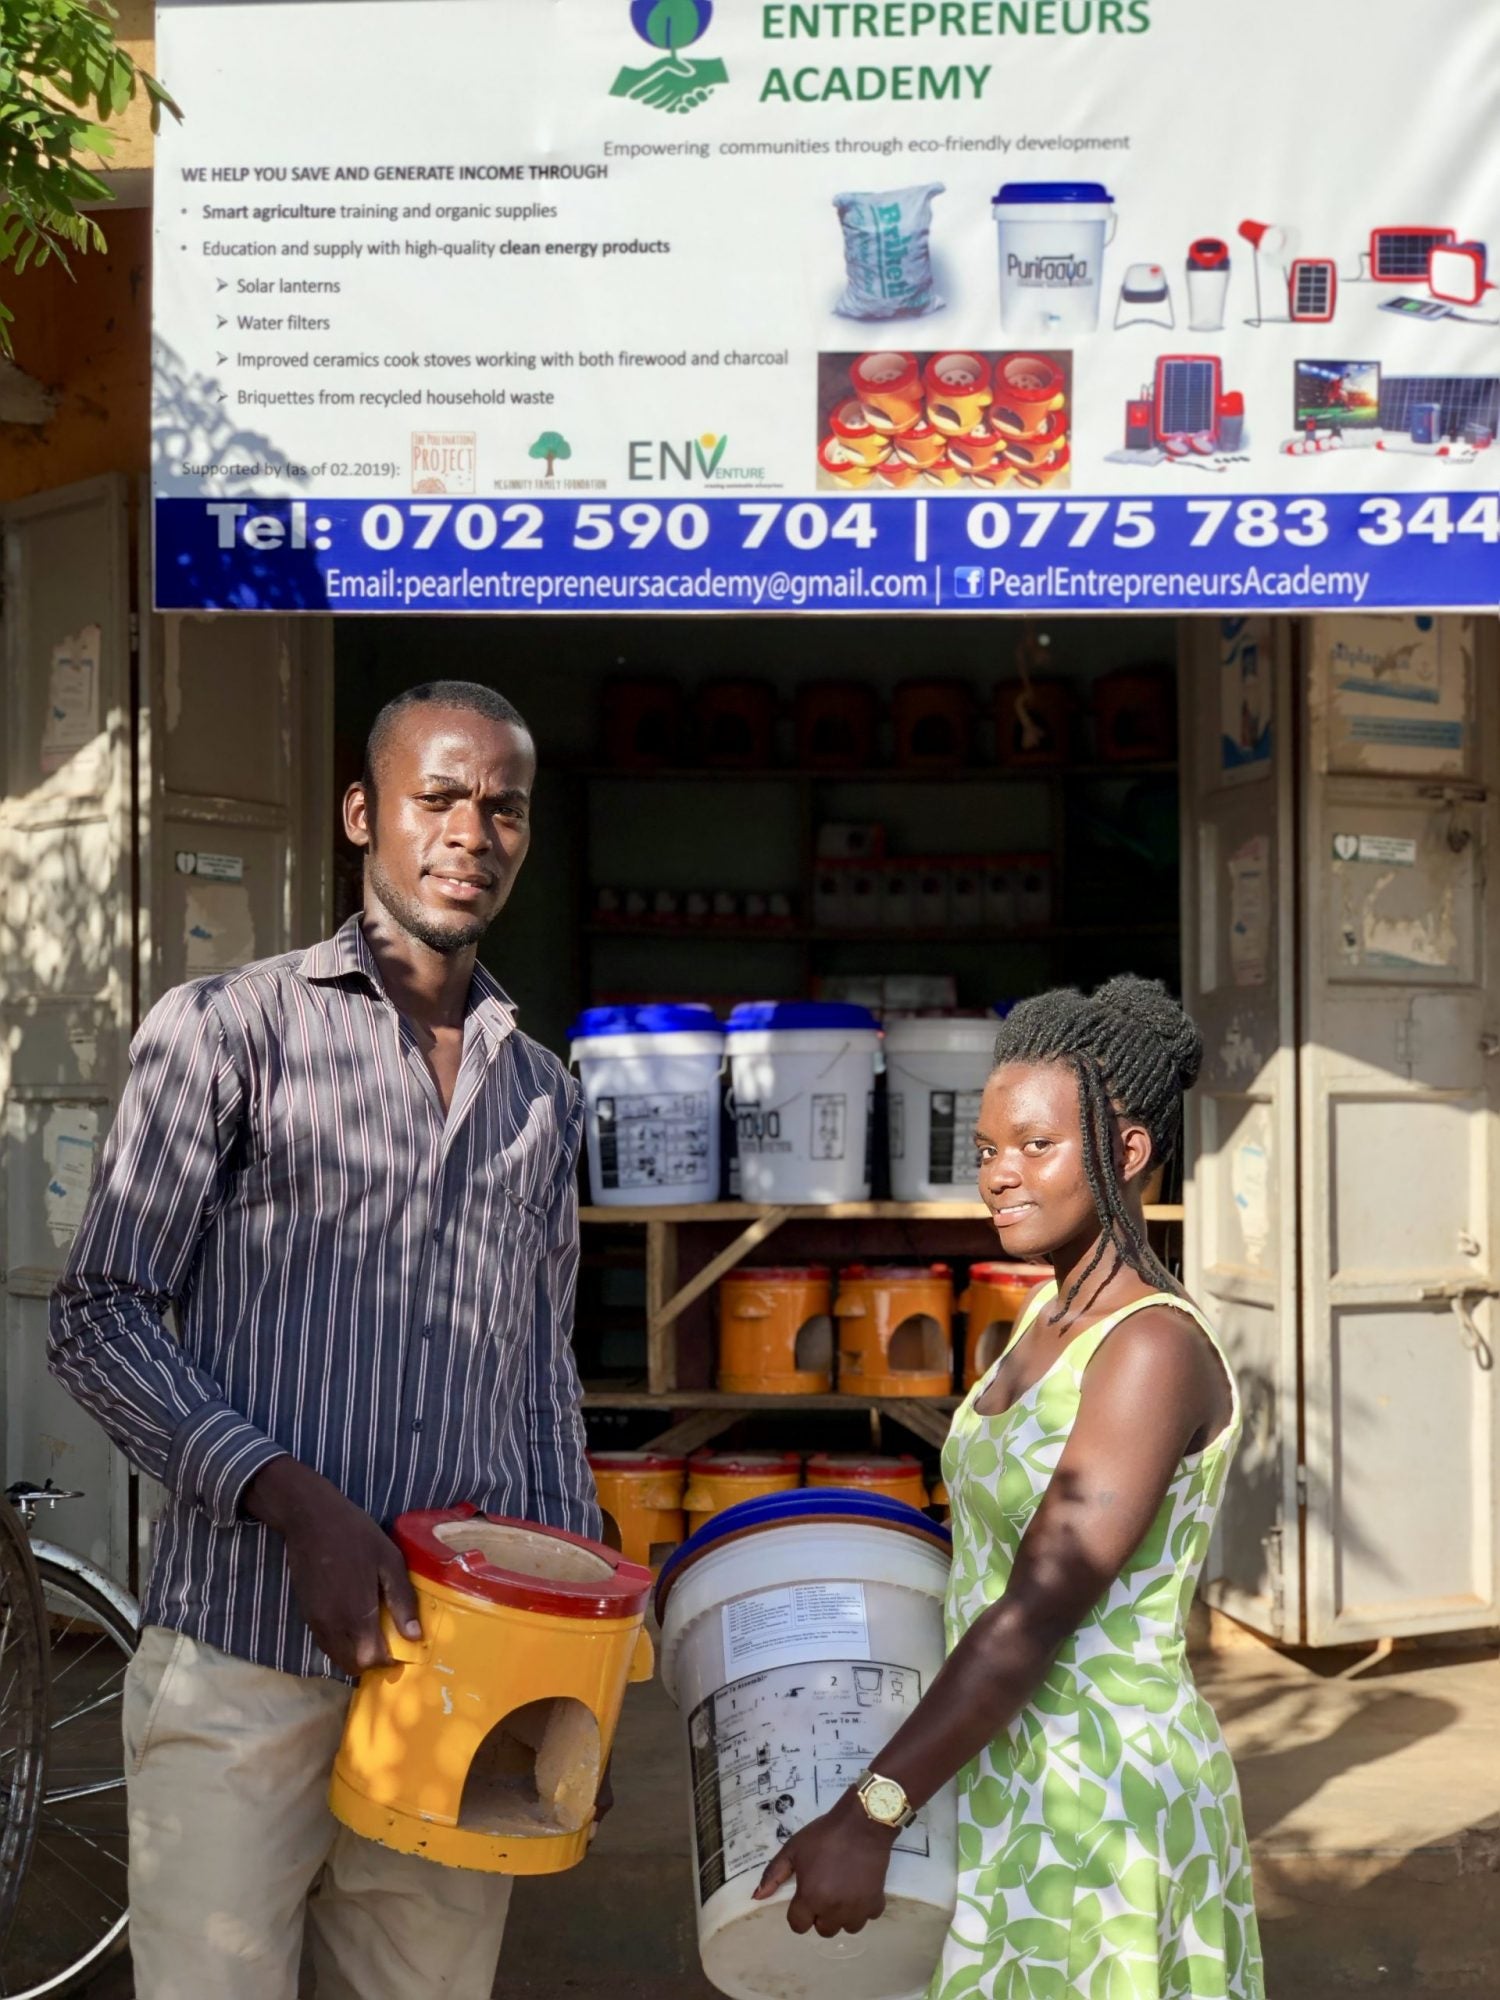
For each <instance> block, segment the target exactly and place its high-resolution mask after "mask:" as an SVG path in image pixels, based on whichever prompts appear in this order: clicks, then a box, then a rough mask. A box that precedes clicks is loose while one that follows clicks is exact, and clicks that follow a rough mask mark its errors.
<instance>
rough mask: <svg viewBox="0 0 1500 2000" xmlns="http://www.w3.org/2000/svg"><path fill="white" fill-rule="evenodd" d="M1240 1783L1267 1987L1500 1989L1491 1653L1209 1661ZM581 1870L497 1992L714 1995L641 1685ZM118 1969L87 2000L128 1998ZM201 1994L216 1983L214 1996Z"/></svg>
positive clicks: (1318, 1994)
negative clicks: (609, 1812)
mask: <svg viewBox="0 0 1500 2000" xmlns="http://www.w3.org/2000/svg"><path fill="white" fill-rule="evenodd" d="M1197 1672H1198V1678H1199V1681H1200V1684H1201V1685H1202V1686H1203V1688H1204V1691H1205V1692H1206V1693H1207V1694H1208V1695H1209V1697H1210V1698H1211V1700H1212V1701H1213V1702H1214V1704H1215V1706H1216V1708H1217V1709H1218V1711H1219V1715H1220V1717H1221V1718H1222V1720H1223V1723H1224V1728H1225V1731H1226V1733H1227V1735H1228V1737H1229V1742H1230V1746H1231V1748H1232V1749H1233V1751H1234V1754H1235V1758H1236V1761H1237V1763H1238V1765H1239V1769H1240V1777H1241V1782H1242V1784H1243V1787H1244V1794H1245V1809H1246V1817H1247V1819H1248V1821H1249V1827H1250V1834H1251V1839H1252V1842H1253V1845H1254V1849H1255V1864H1256V1882H1257V1893H1258V1900H1259V1905H1260V1913H1261V1926H1262V1932H1263V1935H1264V1938H1265V1946H1266V1961H1267V1974H1268V1977H1267V1988H1268V2000H1340V1996H1342V1995H1344V1994H1346V1993H1350V1994H1352V1993H1369V1994H1379V1995H1382V1996H1384V2000H1428V1996H1437V1995H1442V1996H1445V2000H1461V1996H1466V1995H1473V1996H1475V2000H1478V1996H1480V1995H1485V1996H1487V2000H1493V1996H1495V1995H1496V1994H1500V1653H1497V1651H1496V1649H1494V1648H1493V1647H1491V1648H1489V1649H1487V1650H1486V1649H1481V1648H1468V1649H1463V1650H1459V1649H1454V1650H1448V1651H1439V1650H1435V1649H1432V1648H1414V1649H1411V1650H1400V1649H1398V1650H1396V1651H1393V1652H1391V1653H1389V1654H1387V1655H1385V1656H1380V1655H1372V1654H1371V1653H1370V1652H1369V1651H1368V1650H1367V1651H1364V1652H1356V1651H1346V1652H1337V1653H1308V1654H1301V1655H1296V1656H1293V1655H1287V1654H1283V1653H1278V1652H1275V1651H1273V1650H1272V1649H1270V1648H1269V1647H1266V1646H1262V1645H1261V1644H1259V1643H1258V1642H1257V1641H1254V1640H1252V1639H1250V1638H1249V1637H1248V1636H1243V1637H1242V1636H1240V1635H1238V1634H1237V1633H1236V1632H1235V1630H1234V1628H1230V1627H1227V1626H1225V1625H1224V1624H1222V1622H1221V1623H1220V1624H1218V1625H1216V1627H1215V1631H1214V1634H1213V1639H1212V1643H1211V1644H1208V1643H1205V1645H1204V1646H1203V1647H1202V1648H1200V1650H1199V1652H1198V1655H1197ZM615 1790H616V1795H617V1797H618V1799H619V1801H620V1803H619V1805H618V1807H617V1809H616V1811H615V1813H614V1815H613V1817H612V1818H611V1819H610V1820H609V1822H608V1823H607V1824H606V1826H605V1827H604V1828H603V1830H602V1831H601V1833H600V1835H599V1838H598V1840H597V1842H596V1844H595V1846H594V1849H593V1851H592V1853H591V1855H590V1857H589V1860H588V1862H587V1864H586V1865H585V1866H584V1867H583V1868H581V1869H579V1870H578V1871H576V1872H575V1873H574V1874H572V1875H567V1876H561V1877H558V1878H556V1879H554V1880H552V1881H547V1882H525V1883H522V1884H520V1885H519V1887H518V1889H517V1891H516V1900H515V1906H514V1911H513V1915H512V1917H511V1923H510V1930H509V1934H508V1936H507V1939H506V1948H505V1958H504V1963H503V1969H502V1971H501V1975H500V1979H499V1982H498V1984H497V1985H496V1988H495V1994H496V1997H497V2000H713V1992H714V1989H713V1988H712V1987H711V1986H709V1985H708V1983H707V1981H706V1980H705V1979H704V1978H703V1975H702V1973H701V1972H700V1971H699V1969H698V1962H697V1952H696V1948H695V1941H694V1940H695V1934H694V1917H693V1902H692V1883H691V1879H690V1866H689V1847H688V1831H687V1814H686V1807H685V1803H684V1798H683V1782H682V1763H681V1748H680V1744H679V1741H678V1725H677V1714H676V1711H675V1710H674V1709H673V1708H672V1707H671V1705H670V1703H669V1702H668V1701H667V1699H666V1697H665V1695H664V1694H663V1693H662V1691H661V1688H660V1686H659V1685H656V1684H653V1685H652V1686H651V1687H649V1688H637V1689H632V1690H631V1694H630V1698H629V1701H628V1703H627V1710H626V1718H625V1722H624V1725H623V1727H622V1730H621V1734H620V1739H619V1742H618V1745H617V1749H616V1757H615ZM130 1993H131V1986H130V1981H129V1978H128V1975H127V1974H125V1973H124V1971H123V1969H122V1971H121V1973H120V1974H119V1975H118V1976H114V1977H109V1978H107V1979H106V1980H105V1981H103V1982H101V1983H100V1984H99V1985H98V1986H97V1987H96V1988H95V1989H94V1992H93V1994H92V1995H91V2000H129V1996H130ZM205 2000H208V1996H205Z"/></svg>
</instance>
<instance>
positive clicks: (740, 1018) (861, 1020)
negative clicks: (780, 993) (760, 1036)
mask: <svg viewBox="0 0 1500 2000" xmlns="http://www.w3.org/2000/svg"><path fill="white" fill-rule="evenodd" d="M767 1028H777V1029H780V1028H863V1029H865V1030H867V1031H868V1032H869V1033H870V1034H878V1033H879V1030H880V1023H879V1022H878V1021H877V1020H876V1018H875V1016H874V1015H873V1014H872V1013H871V1012H870V1010H869V1008H868V1007H856V1006H855V1005H854V1004H853V1002H852V1001H849V1000H743V1001H741V1003H740V1004H739V1006H738V1007H736V1008H735V1010H734V1012H733V1013H732V1014H731V1015H730V1017H729V1032H730V1033H731V1034H734V1033H735V1032H736V1031H737V1030H738V1031H740V1032H741V1033H744V1032H751V1033H754V1032H757V1031H760V1030H764V1029H767Z"/></svg>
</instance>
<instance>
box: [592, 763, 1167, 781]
mask: <svg viewBox="0 0 1500 2000" xmlns="http://www.w3.org/2000/svg"><path fill="white" fill-rule="evenodd" d="M565 768H566V771H567V775H568V776H569V777H573V778H588V779H592V780H606V779H607V780H608V781H609V782H610V783H612V784H621V785H635V784H648V785H650V784H676V785H720V784H724V783H726V782H727V783H729V784H761V785H764V784H807V785H985V784H991V783H995V784H1022V785H1046V784H1052V783H1055V782H1057V781H1058V780H1062V781H1063V782H1064V783H1069V784H1099V783H1103V782H1108V781H1113V782H1120V783H1124V782H1129V783H1134V782H1135V780H1136V779H1138V778H1153V777H1155V778H1170V777H1175V776H1176V775H1177V764H1176V762H1175V760H1174V761H1160V760H1152V761H1150V762H1141V763H1125V762H1123V761H1121V762H1117V763H1109V764H1097V763H1094V764H1057V765H1045V764H962V765H959V766H958V767H957V768H956V769H954V770H942V771H934V770H928V771H923V770H899V769H897V768H896V767H895V766H893V765H889V764H869V765H865V766H864V767H862V768H856V769H850V770H829V769H826V768H825V769H818V770H809V769H804V768H802V767H800V766H794V765H781V764H778V765H770V766H768V767H766V768H765V769H763V770H749V769H745V768H735V767H727V768H722V769H709V768H707V767H704V766H701V765H686V764H661V765H656V766H652V767H649V768H646V769H642V770H625V769H622V768H620V767H619V766H618V765H610V764H570V765H568V766H566V767H565Z"/></svg>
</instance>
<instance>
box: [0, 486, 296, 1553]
mask: <svg viewBox="0 0 1500 2000" xmlns="http://www.w3.org/2000/svg"><path fill="white" fill-rule="evenodd" d="M127 498H128V495H127V490H126V488H125V487H124V486H123V485H122V484H121V483H120V482H114V481H110V482H98V483H95V484H91V485H89V486H85V487H80V488H76V489H72V490H69V491H66V492H60V493H54V494H49V495H46V496H44V497H43V498H41V499H39V500H33V501H27V502H24V503H20V504H18V505H17V506H14V507H11V508H7V509H4V510H0V529H3V532H4V535H5V576H6V598H5V618H4V625H5V648H6V651H5V661H6V680H5V685H6V696H5V701H4V731H5V734H4V742H3V760H4V761H3V768H4V771H5V774H6V781H7V782H6V793H5V798H4V800H3V802H0V884H3V891H4V895H3V902H0V1030H3V1032H0V1065H5V1067H0V1097H3V1102H4V1109H5V1124H4V1146H3V1162H0V1171H3V1174H4V1189H5V1195H4V1210H3V1213H4V1219H5V1245H6V1257H5V1262H6V1265H7V1275H6V1347H5V1357H4V1366H5V1378H4V1386H5V1473H6V1477H7V1478H14V1477H16V1476H18V1475H19V1474H21V1473H25V1474H26V1475H27V1476H29V1477H35V1478H40V1477H41V1476H43V1475H44V1474H47V1473H50V1474H52V1476H53V1477H55V1478H56V1479H57V1481H58V1483H59V1484H60V1485H68V1486H78V1487H83V1488H84V1489H85V1491H86V1492H87V1495H88V1498H87V1500H86V1501H85V1502H83V1503H82V1504H81V1505H80V1506H78V1507H75V1508H70V1509H68V1510H65V1511H64V1512H63V1513H62V1514H60V1515H59V1517H58V1519H57V1522H56V1524H55V1530H56V1532H57V1534H58V1535H59V1536H60V1537H61V1538H63V1539H65V1540H67V1541H68V1542H70V1543H71V1544H72V1545H74V1546H76V1547H78V1548H81V1549H85V1550H86V1551H87V1552H88V1553H89V1554H90V1555H91V1556H92V1557H93V1558H94V1559H95V1560H96V1561H98V1562H100V1563H102V1564H103V1565H104V1567H105V1568H107V1569H108V1570H110V1571H111V1573H112V1574H114V1575H116V1576H120V1577H122V1578H123V1577H130V1576H132V1574H133V1573H134V1570H135V1564H134V1563H133V1561H132V1556H133V1555H134V1554H136V1553H138V1552H139V1549H140V1547H141V1546H143V1540H144V1536H145V1534H146V1532H147V1530H148V1528H149V1522H150V1518H151V1516H152V1515H153V1514H154V1512H155V1501H156V1493H155V1490H154V1488H152V1486H151V1484H150V1482H146V1481H141V1482H134V1481H132V1479H131V1478H130V1476H129V1475H128V1473H127V1470H126V1468H125V1464H124V1461H123V1460H122V1459H121V1458H120V1457H119V1455H118V1454H117V1453H115V1452H114V1451H112V1450H111V1448H110V1447H109V1445H108V1444H107V1441H106V1440H105V1438H104V1436H103V1433H102V1432H101V1431H100V1430H99V1429H98V1428H97V1426H96V1425H94V1424H93V1422H92V1421H91V1420H90V1419H89V1418H87V1417H86V1416H85V1415H84V1414H83V1412H82V1411H81V1410H80V1409H79V1408H78V1407H77V1405H76V1404H74V1403H73V1402H72V1400H71V1399H70V1398H69V1397H68V1396H67V1395H66V1394H64V1392H63V1391H62V1390H61V1389H59V1388H58V1387H57V1385H56V1384H55V1383H53V1382H52V1380H51V1378H50V1377H49V1376H48V1374H47V1370H46V1355H45V1342H46V1314H47V1303H46V1302H47V1295H48V1292H49V1291H50V1289H51V1286H52V1284H53V1281H54V1280H55V1278H56V1275H57V1272H58V1270H59V1269H60V1268H61V1265H62V1262H63V1259H64V1257H65V1255H66V1251H67V1246H68V1244H69V1242H70V1241H71V1238H72V1233H73V1229H74V1227H75V1225H76V1222H77V1218H78V1213H79V1210H80V1207H81V1203H82V1199H83V1194H84V1191H85V1190H86V1188H87V1184H88V1179H89V1174H90V1170H91V1167H92V1163H93V1157H94V1152H95V1149H96V1147H97V1145H98V1142H99V1141H100V1139H101V1138H102V1136H103V1134H104V1133H105V1132H106V1131H107V1130H108V1126H109V1121H110V1118H111V1116H112V1114H113V1109H114V1105H115V1101H116V1099H117V1097H118V1094H119V1090H120V1087H121V1085H122V1083H123V1081H124V1077H125V1072H126V1067H127V1061H128V1048H129V1038H130V1035H131V1034H132V1033H133V1031H134V1028H135V1026H136V1025H137V1023H138V1022H139V1020H140V1018H141V1016H142V1015H143V1014H144V1013H145V1011H146V1010H147V1008H149V1007H150V1006H151V1004H152V1003H153V1002H154V1001H155V1000H156V999H158V998H159V997H160V995H161V994H162V993H163V992H165V991H166V990H167V988H169V987H170V986H173V985H175V984H177V983H178V982H179V981H181V980H183V979H188V978H193V977H195V976H197V975H199V974H203V973H210V972H217V971H223V970H226V969H229V968H232V967H233V966H235V965H240V964H244V963H246V962H247V961H249V960H250V959H252V958H265V957H270V956H272V955H274V954H275V953H277V952H281V951H286V950H288V949H290V948H291V947H293V946H295V945H298V944H305V943H309V942H311V941H312V940H313V939H314V938H316V937H318V936H319V935H321V934H322V932H323V930H324V929H325V927H326V923H327V917H328V912H329V909H330V907H331V900H332V897H331V858H332V838H331V835H332V824H331V800H330V784H331V776H332V772H331V763H332V753H331V735H332V687H333V672H332V651H333V647H332V622H331V620H327V619H308V620H302V621H297V622H292V621H288V620H285V619H275V618H265V619H248V618H247V619H205V618H176V617H174V618H169V619H153V618H151V617H149V616H146V617H144V618H142V619H141V620H140V621H139V622H138V628H137V629H138V648H139V651H138V658H137V660H136V662H135V664H134V669H132V660H131V643H132V640H131V635H132V627H133V626H136V625H137V621H135V620H133V619H132V615H131V612H130V586H131V581H132V573H131V569H130V563H129V521H128V510H127ZM139 519H140V523H141V533H140V543H141V547H140V551H139V552H140V556H141V563H140V570H139V574H140V575H141V576H142V577H144V576H146V575H149V567H148V564H147V561H146V558H147V555H148V553H149V552H148V551H147V549H146V548H145V546H144V544H145V541H146V533H145V525H144V524H145V521H146V519H147V513H146V510H145V509H142V510H141V513H140V516H139ZM147 601H148V599H147V597H146V596H145V594H144V592H142V594H141V597H140V602H142V603H145V602H147ZM132 1523H134V1526H133V1525H132Z"/></svg>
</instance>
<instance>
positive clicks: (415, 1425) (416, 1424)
mask: <svg viewBox="0 0 1500 2000" xmlns="http://www.w3.org/2000/svg"><path fill="white" fill-rule="evenodd" d="M411 1427H412V1429H413V1430H414V1431H419V1430H420V1429H421V1428H422V1419H421V1418H420V1417H413V1418H412V1421H411Z"/></svg>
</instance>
